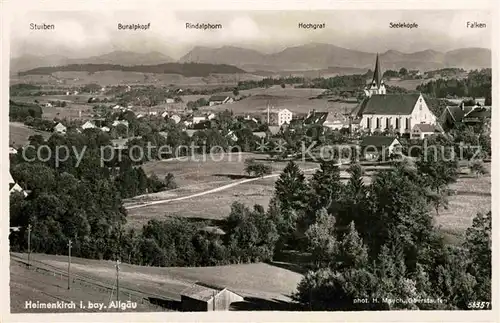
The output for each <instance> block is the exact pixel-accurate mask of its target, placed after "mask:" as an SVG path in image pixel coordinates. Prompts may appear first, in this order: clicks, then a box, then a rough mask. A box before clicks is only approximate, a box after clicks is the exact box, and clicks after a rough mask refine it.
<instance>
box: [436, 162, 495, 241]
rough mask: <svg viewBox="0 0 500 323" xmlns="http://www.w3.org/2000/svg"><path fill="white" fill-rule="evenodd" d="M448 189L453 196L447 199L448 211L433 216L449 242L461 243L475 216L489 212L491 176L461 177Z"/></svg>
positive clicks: (441, 211)
mask: <svg viewBox="0 0 500 323" xmlns="http://www.w3.org/2000/svg"><path fill="white" fill-rule="evenodd" d="M487 165H488V166H490V165H489V164H487ZM490 169H491V167H490ZM450 189H451V190H453V191H454V192H455V194H454V195H452V196H450V198H449V206H448V210H440V211H439V215H435V220H436V225H437V226H439V227H440V228H441V231H442V232H443V233H444V234H445V236H446V238H447V239H448V241H449V242H451V243H461V242H462V241H463V239H464V234H465V230H466V229H467V228H468V227H470V226H471V225H472V220H473V219H474V217H475V216H476V214H477V213H480V212H481V213H487V212H488V211H490V210H491V176H490V175H485V176H480V177H475V176H473V175H462V176H461V177H460V178H459V180H458V181H457V182H456V183H454V184H452V185H450Z"/></svg>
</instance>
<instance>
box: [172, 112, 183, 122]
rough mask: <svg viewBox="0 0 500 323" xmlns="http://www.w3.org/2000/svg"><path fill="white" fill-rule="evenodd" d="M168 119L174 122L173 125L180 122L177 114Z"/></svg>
mask: <svg viewBox="0 0 500 323" xmlns="http://www.w3.org/2000/svg"><path fill="white" fill-rule="evenodd" d="M170 119H171V120H174V122H175V123H179V122H181V117H180V116H178V115H177V114H174V115H172V116H170Z"/></svg>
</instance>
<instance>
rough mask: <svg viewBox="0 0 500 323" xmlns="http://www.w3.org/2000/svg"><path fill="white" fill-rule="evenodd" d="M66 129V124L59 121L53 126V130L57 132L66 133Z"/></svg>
mask: <svg viewBox="0 0 500 323" xmlns="http://www.w3.org/2000/svg"><path fill="white" fill-rule="evenodd" d="M66 130H67V128H66V126H65V125H63V124H62V123H60V122H59V123H58V124H56V125H55V127H54V132H57V133H66Z"/></svg>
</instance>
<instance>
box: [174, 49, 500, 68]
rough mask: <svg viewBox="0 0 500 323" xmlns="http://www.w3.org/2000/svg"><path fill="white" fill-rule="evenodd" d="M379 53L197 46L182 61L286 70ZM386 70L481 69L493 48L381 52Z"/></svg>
mask: <svg viewBox="0 0 500 323" xmlns="http://www.w3.org/2000/svg"><path fill="white" fill-rule="evenodd" d="M374 57H375V53H367V52H362V51H357V50H351V49H346V48H342V47H338V46H335V45H331V44H323V43H310V44H305V45H300V46H294V47H288V48H286V49H284V50H282V51H280V52H277V53H273V54H262V53H260V52H258V51H255V50H253V49H244V48H238V47H229V46H225V47H221V48H209V47H200V46H198V47H195V48H193V50H191V51H190V52H189V53H187V54H186V55H184V56H183V57H181V58H180V59H179V62H199V63H214V64H220V63H224V64H230V65H234V66H238V67H241V68H243V69H247V70H264V71H286V70H314V69H326V68H328V67H330V66H337V67H351V68H362V69H365V68H372V67H373V63H374ZM380 62H381V64H382V68H383V69H384V70H387V69H400V68H401V67H406V68H407V69H419V70H421V71H427V70H433V69H439V68H445V67H461V68H464V69H478V68H490V67H491V51H490V50H489V49H485V48H461V49H457V50H453V51H449V52H445V53H443V52H438V51H435V50H432V49H426V50H422V51H418V52H414V53H403V52H400V51H396V50H388V51H386V52H385V53H381V54H380Z"/></svg>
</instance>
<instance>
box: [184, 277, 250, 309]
mask: <svg viewBox="0 0 500 323" xmlns="http://www.w3.org/2000/svg"><path fill="white" fill-rule="evenodd" d="M243 301H244V298H243V296H240V295H238V294H236V293H234V292H232V291H230V290H228V289H227V288H222V287H216V286H209V285H205V284H201V283H196V284H194V285H193V286H192V287H189V288H188V289H186V290H184V291H183V292H182V293H181V308H182V311H184V312H209V311H228V310H229V309H230V307H231V303H234V302H243Z"/></svg>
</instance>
